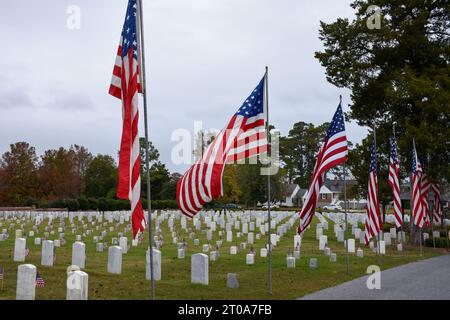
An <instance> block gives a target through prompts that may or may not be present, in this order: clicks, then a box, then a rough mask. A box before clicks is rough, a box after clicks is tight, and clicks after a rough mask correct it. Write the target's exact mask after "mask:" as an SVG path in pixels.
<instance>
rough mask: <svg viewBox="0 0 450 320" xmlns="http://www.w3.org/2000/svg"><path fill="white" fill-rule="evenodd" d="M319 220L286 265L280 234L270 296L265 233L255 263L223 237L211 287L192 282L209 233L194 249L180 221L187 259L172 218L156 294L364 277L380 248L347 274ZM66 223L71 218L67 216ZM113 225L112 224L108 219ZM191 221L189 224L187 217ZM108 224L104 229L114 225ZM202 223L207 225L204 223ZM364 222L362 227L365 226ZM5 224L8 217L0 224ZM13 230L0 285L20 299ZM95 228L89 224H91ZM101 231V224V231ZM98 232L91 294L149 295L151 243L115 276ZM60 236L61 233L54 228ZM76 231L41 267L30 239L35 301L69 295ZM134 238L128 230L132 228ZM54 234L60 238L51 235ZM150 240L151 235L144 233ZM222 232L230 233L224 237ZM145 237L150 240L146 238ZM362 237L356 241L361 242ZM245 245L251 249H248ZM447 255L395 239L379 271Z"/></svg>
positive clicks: (212, 293) (341, 251)
mask: <svg viewBox="0 0 450 320" xmlns="http://www.w3.org/2000/svg"><path fill="white" fill-rule="evenodd" d="M0 222H1V221H0ZM317 222H318V220H317V219H316V218H315V220H314V221H313V225H312V226H311V229H309V230H307V231H306V233H305V236H304V238H303V242H302V248H301V250H302V254H301V258H300V260H297V262H296V268H295V269H287V268H286V254H287V252H288V250H289V249H290V248H293V236H294V235H295V232H296V230H295V229H296V228H295V226H294V227H293V228H292V229H291V230H289V231H288V233H287V234H286V235H285V236H284V237H282V238H281V240H280V242H279V244H278V245H277V246H276V247H275V248H274V250H273V262H272V265H273V294H272V295H270V294H268V293H267V282H268V277H267V269H268V260H267V258H260V256H259V249H260V248H262V247H264V245H265V242H266V241H267V235H266V236H263V237H262V238H261V240H256V239H255V244H254V248H255V249H256V252H257V255H256V257H255V264H254V265H251V266H248V265H246V263H245V258H246V254H247V253H248V252H249V250H248V249H246V250H242V251H239V252H238V254H237V255H234V256H232V255H230V254H229V251H230V250H229V248H230V246H231V245H235V243H236V242H237V243H240V242H245V241H246V240H247V236H246V235H245V236H242V237H241V238H240V239H236V231H235V230H233V242H232V243H230V242H226V241H224V242H223V246H222V248H221V249H220V257H219V259H218V260H217V261H215V262H212V261H210V263H209V285H208V286H204V285H193V284H191V283H190V276H191V271H190V262H191V259H190V256H191V255H192V254H194V253H199V252H201V245H202V244H205V243H207V242H206V236H205V235H203V234H202V233H201V232H200V231H195V230H194V231H195V232H196V234H197V237H198V238H199V239H200V246H198V247H196V246H194V244H193V240H191V239H189V237H188V236H187V234H186V233H185V232H184V231H183V230H182V229H181V227H180V220H176V221H175V225H176V227H175V228H176V231H177V232H178V233H179V234H180V235H181V236H180V237H179V238H180V239H181V238H183V237H185V238H186V239H189V240H188V248H187V250H186V258H185V259H184V260H179V259H177V247H176V244H172V243H171V242H172V241H171V240H172V238H171V235H170V231H169V229H168V224H167V220H166V221H164V222H163V224H162V229H163V234H164V240H165V243H164V245H163V247H162V280H161V281H157V282H156V297H157V299H180V300H181V299H295V298H299V297H302V296H303V295H305V294H308V293H311V292H314V291H317V290H320V289H323V288H327V287H330V286H334V285H337V284H340V283H342V282H345V281H349V280H351V279H354V278H357V277H360V276H362V275H364V274H365V272H366V269H367V267H368V266H369V265H373V264H378V260H377V259H378V258H377V256H376V254H374V253H373V252H372V250H371V249H370V248H368V247H367V248H365V249H364V258H359V257H356V255H351V256H350V274H349V275H347V274H346V257H345V248H344V245H343V243H338V242H337V241H336V238H335V236H334V233H333V223H332V222H331V221H329V229H328V230H324V234H325V235H328V243H329V244H328V245H329V247H330V248H331V250H332V252H335V253H337V262H336V263H332V262H329V259H328V257H326V256H324V254H323V252H322V251H319V244H318V243H319V242H318V241H317V240H316V239H315V224H316V223H317ZM46 224H47V220H46V221H45V223H43V224H42V225H41V226H40V227H39V233H38V235H39V236H42V235H43V232H44V226H45V225H46ZM75 224H76V225H77V229H78V231H77V232H76V233H75V234H81V233H82V231H81V230H82V228H81V224H80V223H79V222H78V219H75ZM66 225H69V224H68V221H67V222H66ZM111 225H112V224H111ZM188 225H189V226H192V223H191V221H190V220H188ZM54 226H55V229H57V227H58V226H59V220H58V219H57V220H55V221H54ZM109 226H110V225H108V226H107V227H103V229H104V230H107V231H109ZM31 227H32V225H31V223H28V224H27V225H26V228H25V230H26V233H25V234H26V235H28V231H29V230H31ZM124 227H125V224H124V225H122V226H120V227H119V228H118V229H116V231H114V232H112V233H110V232H108V235H107V236H106V237H105V239H104V241H107V242H108V244H109V245H111V238H112V237H117V233H118V232H122V231H123V229H124ZM202 227H204V224H202ZM360 227H362V226H360ZM3 228H6V227H5V222H3V226H2V227H0V230H1V229H3ZM14 229H15V228H12V229H9V233H10V236H9V238H8V239H7V240H6V241H0V266H3V267H4V272H5V276H4V284H3V291H0V299H3V300H5V299H6V300H11V299H15V294H16V279H17V267H18V265H19V264H21V263H17V262H13V249H14V235H15V234H14ZM91 229H92V228H91ZM100 230H102V229H100ZM99 233H100V231H94V233H93V234H91V235H89V236H87V237H86V238H85V239H83V241H84V242H85V243H86V257H87V258H86V269H85V270H84V271H86V272H87V273H88V274H89V299H90V300H93V299H133V300H134V299H149V297H150V282H149V281H146V280H145V250H146V248H147V244H148V241H146V242H144V243H142V244H140V245H139V246H138V247H131V249H130V251H129V252H128V253H127V254H124V255H123V261H122V274H121V275H112V274H108V273H107V272H106V270H107V260H108V249H107V248H106V249H105V251H104V252H101V253H99V252H96V246H95V243H94V242H93V240H92V237H93V236H94V235H99ZM56 234H57V232H56ZM75 234H71V232H70V228H67V229H66V233H65V238H66V240H67V244H66V245H65V246H64V247H60V248H55V252H56V256H57V258H56V264H55V266H53V267H42V266H40V261H41V246H35V245H34V238H30V237H28V238H27V246H28V247H29V249H30V254H29V256H28V257H27V258H26V262H25V263H31V264H34V265H35V266H36V267H37V269H38V271H39V272H40V274H41V275H42V277H43V278H44V279H45V282H46V286H45V288H36V299H38V300H41V299H42V300H43V299H65V298H66V269H67V267H68V266H69V265H70V264H71V251H72V250H71V248H72V245H71V244H72V243H73V242H74V241H75ZM126 236H128V239H129V243H131V240H130V239H131V234H130V233H127V234H126ZM213 236H214V238H213V241H212V243H213V244H215V241H216V240H219V237H218V233H217V232H216V233H214V235H213ZM54 237H55V238H57V236H56V235H55V236H54ZM146 238H148V234H147V233H146ZM224 238H225V237H224ZM147 240H148V239H147ZM358 243H359V241H356V244H357V247H358ZM247 248H248V247H247ZM443 253H445V250H443V249H432V248H424V255H423V256H420V254H419V248H418V247H410V246H406V248H405V251H404V253H399V252H397V250H396V246H395V240H393V245H392V246H389V247H387V248H386V255H385V256H382V257H381V269H382V270H383V269H388V268H392V267H395V266H398V265H401V264H405V263H409V262H414V261H417V260H420V259H425V258H430V257H433V256H436V255H440V254H443ZM312 257H315V258H318V261H319V268H318V269H317V270H310V269H309V258H312ZM229 272H232V273H237V274H238V280H239V285H240V288H239V289H229V288H227V287H226V277H227V273H229Z"/></svg>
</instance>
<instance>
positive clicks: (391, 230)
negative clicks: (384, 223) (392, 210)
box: [389, 228, 397, 239]
mask: <svg viewBox="0 0 450 320" xmlns="http://www.w3.org/2000/svg"><path fill="white" fill-rule="evenodd" d="M389 231H390V233H391V238H392V239H395V238H397V229H396V228H390V229H389Z"/></svg>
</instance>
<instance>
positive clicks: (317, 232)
mask: <svg viewBox="0 0 450 320" xmlns="http://www.w3.org/2000/svg"><path fill="white" fill-rule="evenodd" d="M322 234H323V229H322V228H317V229H316V240H319V239H320V236H321V235H322Z"/></svg>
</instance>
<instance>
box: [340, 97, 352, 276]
mask: <svg viewBox="0 0 450 320" xmlns="http://www.w3.org/2000/svg"><path fill="white" fill-rule="evenodd" d="M339 105H341V107H342V95H339ZM343 170H344V213H345V252H346V254H347V274H350V257H349V254H348V219H347V176H346V173H347V171H346V162H344V166H343Z"/></svg>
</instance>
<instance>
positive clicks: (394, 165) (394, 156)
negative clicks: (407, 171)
mask: <svg viewBox="0 0 450 320" xmlns="http://www.w3.org/2000/svg"><path fill="white" fill-rule="evenodd" d="M399 172H400V165H399V162H398V152H397V139H396V137H395V132H394V134H393V135H392V138H391V156H390V158H389V180H388V182H389V185H390V186H391V189H392V196H393V198H394V217H395V226H396V227H397V228H400V227H401V226H402V224H403V219H402V202H401V200H400V181H399Z"/></svg>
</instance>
